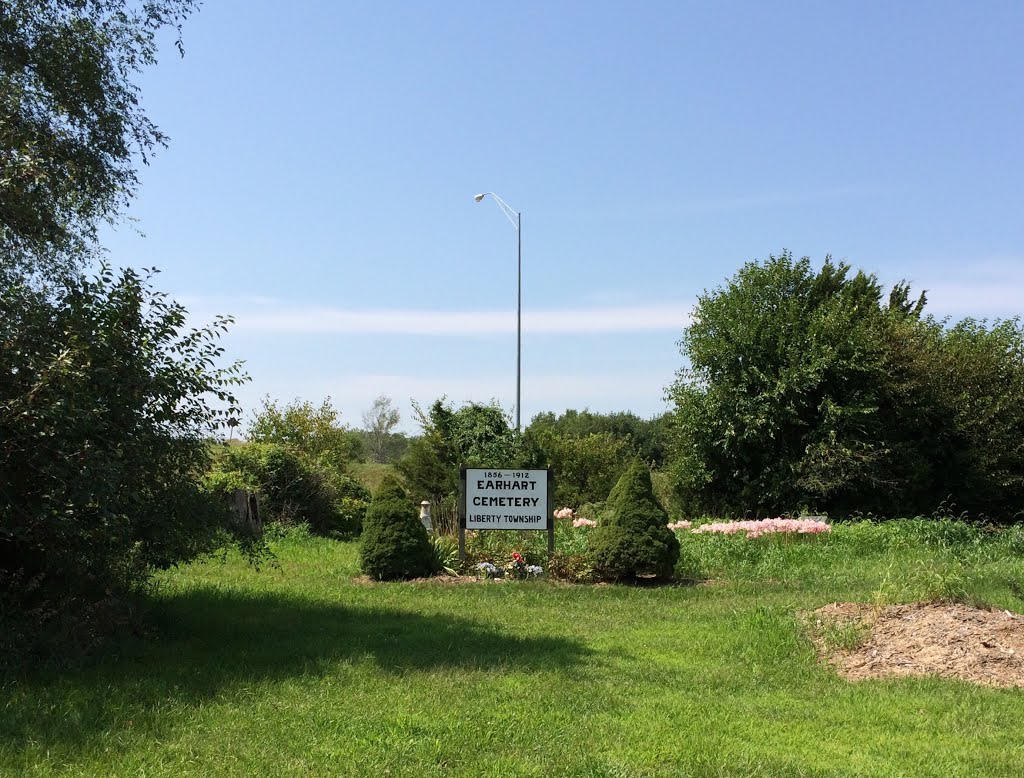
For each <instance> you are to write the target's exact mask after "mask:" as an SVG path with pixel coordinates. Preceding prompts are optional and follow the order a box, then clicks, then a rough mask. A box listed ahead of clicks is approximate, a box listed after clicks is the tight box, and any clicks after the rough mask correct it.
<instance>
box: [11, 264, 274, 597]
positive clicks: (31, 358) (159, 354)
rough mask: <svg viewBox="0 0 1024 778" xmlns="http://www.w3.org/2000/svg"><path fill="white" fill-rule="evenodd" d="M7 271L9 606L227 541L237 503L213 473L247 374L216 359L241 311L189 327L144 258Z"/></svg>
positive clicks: (134, 580) (121, 584)
mask: <svg viewBox="0 0 1024 778" xmlns="http://www.w3.org/2000/svg"><path fill="white" fill-rule="evenodd" d="M7 281H8V283H5V284H0V376H2V377H3V378H2V381H0V496H2V499H0V585H2V588H3V589H5V590H6V594H5V596H4V599H5V604H3V605H0V610H4V609H10V612H15V611H17V612H25V610H26V609H29V608H33V607H37V606H45V607H49V608H51V610H53V611H61V610H64V611H67V609H72V608H81V607H83V604H87V603H91V602H94V601H96V600H99V599H102V598H105V597H108V596H111V595H113V596H117V595H119V594H123V593H125V592H128V591H130V590H132V589H134V588H135V587H137V586H138V585H139V584H141V583H142V582H144V581H145V580H146V579H147V578H148V576H149V575H150V573H151V571H152V570H154V569H156V568H166V567H169V566H171V565H174V564H177V563H180V562H183V561H186V560H189V559H192V558H194V557H196V556H197V555H199V554H202V553H204V552H207V551H210V550H211V549H213V548H215V547H217V546H219V545H221V543H222V542H223V540H224V537H225V532H226V531H227V530H228V528H229V527H230V521H229V517H228V514H227V512H226V510H224V508H223V507H222V506H221V504H220V503H219V502H218V501H217V500H214V499H211V498H210V496H209V494H208V493H207V492H206V491H205V490H204V489H203V488H202V487H201V485H200V480H201V477H202V475H203V473H204V472H205V471H206V469H207V468H208V465H209V447H208V444H207V438H208V436H210V435H211V434H214V433H215V432H216V431H217V430H218V429H219V428H220V425H222V424H225V423H227V424H230V423H232V422H233V420H234V414H235V413H236V412H237V409H236V408H235V407H234V406H235V401H234V398H233V396H232V395H231V393H230V390H231V387H232V386H234V385H237V384H239V383H241V382H242V381H243V380H245V379H244V376H243V375H242V374H241V372H240V368H239V366H238V365H237V364H236V365H232V366H230V367H228V368H224V369H220V368H216V367H214V365H215V364H216V362H217V361H218V360H219V358H220V357H221V354H222V349H221V347H220V346H219V345H218V338H219V337H220V335H221V334H222V332H224V331H225V330H226V328H227V320H224V319H219V320H217V321H216V322H215V323H214V324H213V325H212V326H209V327H206V328H202V329H193V330H185V329H184V325H185V313H186V312H185V310H184V308H182V307H181V306H180V305H178V304H176V303H173V302H171V301H169V300H167V299H166V297H165V296H164V295H162V294H159V293H156V292H154V291H153V290H152V288H151V287H150V285H149V283H148V279H146V278H141V277H139V276H138V275H137V274H136V273H134V272H133V271H131V270H125V271H122V272H121V273H120V274H119V275H116V276H115V274H114V273H113V272H112V271H111V270H110V269H109V268H107V267H105V266H104V267H102V268H101V270H100V271H99V274H98V275H97V277H96V278H95V279H92V280H86V279H76V280H70V279H69V280H66V281H65V282H64V283H63V284H61V285H58V286H53V287H51V288H49V289H47V290H43V289H40V288H38V287H36V286H33V285H30V284H28V283H27V282H26V281H24V280H23V279H22V280H19V279H16V278H8V279H7ZM242 542H245V543H256V541H254V540H252V539H242ZM257 545H258V544H257ZM250 550H251V551H253V552H254V553H256V552H258V548H256V547H255V546H252V545H250ZM15 581H17V582H20V583H15Z"/></svg>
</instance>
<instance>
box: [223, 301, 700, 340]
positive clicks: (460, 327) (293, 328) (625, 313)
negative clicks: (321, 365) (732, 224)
mask: <svg viewBox="0 0 1024 778" xmlns="http://www.w3.org/2000/svg"><path fill="white" fill-rule="evenodd" d="M690 307H691V306H690V305H689V304H685V303H660V304H655V305H644V306H631V307H604V308H582V309H578V310H548V311H524V312H523V331H524V332H526V333H529V334H533V335H538V334H559V335H586V334H604V333H612V332H651V331H656V330H679V329H681V328H682V327H684V326H686V325H687V324H688V322H689V317H690ZM515 328H516V317H515V312H514V311H428V310H415V309H392V310H347V309H339V308H286V309H278V310H259V311H246V312H244V313H241V314H237V315H236V316H235V326H234V327H233V331H234V332H236V333H243V332H259V333H277V334H306V335H308V334H360V335H366V334H377V335H382V334H395V335H435V336H436V335H442V336H479V335H506V334H509V333H513V332H515Z"/></svg>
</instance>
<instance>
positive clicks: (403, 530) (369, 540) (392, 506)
mask: <svg viewBox="0 0 1024 778" xmlns="http://www.w3.org/2000/svg"><path fill="white" fill-rule="evenodd" d="M359 562H360V565H361V567H362V569H363V572H364V573H366V574H367V575H368V576H370V577H371V578H376V579H377V580H380V581H393V580H398V579H403V578H420V577H423V576H427V575H433V574H434V573H436V572H438V565H437V557H436V555H435V554H434V550H433V547H432V546H431V545H430V539H429V538H428V537H427V530H426V528H425V527H424V526H423V524H422V522H420V519H419V514H418V513H417V511H416V506H414V505H413V504H412V502H411V501H410V500H409V498H408V496H407V495H406V494H405V490H403V489H402V487H401V485H400V484H399V483H398V481H397V480H396V479H395V478H394V477H393V476H388V477H387V478H385V479H384V480H383V481H382V482H381V484H380V487H378V489H377V491H376V493H375V494H374V495H373V500H372V501H371V502H370V507H369V508H367V510H366V518H365V519H364V521H363V536H362V539H361V542H360V546H359Z"/></svg>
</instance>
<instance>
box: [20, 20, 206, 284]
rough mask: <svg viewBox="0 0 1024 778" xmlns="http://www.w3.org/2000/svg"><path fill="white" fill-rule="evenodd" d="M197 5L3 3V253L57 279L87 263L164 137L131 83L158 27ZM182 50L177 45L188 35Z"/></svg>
mask: <svg viewBox="0 0 1024 778" xmlns="http://www.w3.org/2000/svg"><path fill="white" fill-rule="evenodd" d="M196 5H197V4H196V3H195V2H194V1H193V0H149V1H148V2H146V3H136V2H131V0H88V2H82V1H79V0H43V1H42V2H40V0H5V1H4V3H3V4H2V6H0V256H2V257H3V260H2V262H4V263H7V264H8V265H9V266H10V267H12V268H17V269H18V271H19V272H31V273H35V274H39V275H43V276H49V277H51V278H54V277H56V276H58V275H60V274H61V273H64V272H67V271H68V270H69V269H72V268H74V267H77V266H80V265H81V263H82V262H83V260H84V258H85V257H86V256H87V255H88V253H89V252H90V251H91V250H92V249H94V247H95V239H96V228H97V226H98V225H99V224H101V223H103V222H109V221H111V220H113V219H114V218H115V217H116V216H117V214H118V213H119V212H120V210H121V209H122V208H123V207H124V206H125V205H126V203H127V201H128V200H129V199H130V198H131V196H132V195H133V193H134V190H135V187H136V185H137V184H138V178H137V175H136V171H135V155H136V154H141V156H142V158H143V160H145V159H146V156H147V154H149V153H151V152H152V151H153V149H155V148H158V147H161V146H163V145H165V144H166V140H167V139H166V137H165V136H164V134H163V133H162V132H161V131H160V130H159V129H158V128H157V127H156V125H155V124H153V123H152V122H151V121H150V120H149V119H148V118H147V117H146V115H145V113H144V112H143V111H142V108H141V107H140V101H139V89H138V87H137V86H136V84H135V83H134V81H133V79H134V78H135V77H136V76H137V75H138V74H139V73H141V72H142V69H143V68H144V67H146V66H148V65H152V64H153V63H155V61H156V50H157V46H156V42H157V35H158V33H159V32H160V30H161V28H163V27H167V26H170V27H172V28H178V29H179V32H180V24H181V22H182V20H183V19H184V18H185V17H186V16H188V15H189V14H190V13H191V12H192V11H193V10H194V9H195V7H196ZM178 48H179V50H181V43H180V39H179V41H178Z"/></svg>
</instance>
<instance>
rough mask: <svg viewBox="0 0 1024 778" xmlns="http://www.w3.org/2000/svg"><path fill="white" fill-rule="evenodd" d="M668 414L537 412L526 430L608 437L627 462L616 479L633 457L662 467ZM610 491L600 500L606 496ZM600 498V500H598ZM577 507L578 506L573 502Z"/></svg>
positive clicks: (538, 434)
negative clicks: (612, 440) (647, 415)
mask: <svg viewBox="0 0 1024 778" xmlns="http://www.w3.org/2000/svg"><path fill="white" fill-rule="evenodd" d="M667 428H668V415H667V414H666V415H663V416H658V417H656V418H654V419H641V418H640V417H639V416H637V415H636V414H634V413H630V412H628V411H625V412H618V413H593V412H592V411H589V410H582V411H576V410H572V409H570V410H567V411H566V412H565V413H563V414H562V415H560V416H556V415H555V414H553V413H550V412H548V413H538V414H537V415H536V416H534V417H533V419H532V421H531V422H530V426H529V427H527V429H526V435H527V437H530V436H531V435H533V436H536V437H538V438H541V439H551V438H554V439H560V440H566V439H574V440H577V439H583V438H587V437H588V436H590V435H603V436H609V437H610V438H612V439H614V440H615V441H616V442H617V445H619V446H621V448H622V451H623V454H622V456H623V459H624V463H623V466H622V468H621V470H620V471H619V473H617V474H616V476H615V478H618V476H619V475H621V474H622V472H623V471H624V470H625V469H626V465H625V460H628V459H629V458H632V457H634V456H636V457H639V458H640V459H642V460H644V461H645V462H647V463H648V464H650V465H651V466H652V467H661V466H662V465H663V464H664V462H665V453H666V452H665V446H666V443H667V437H666V435H667ZM607 493H608V492H607V489H606V490H605V491H604V492H602V493H601V495H600V496H601V497H603V496H604V495H605V494H607ZM595 499H599V498H595ZM573 504H576V503H573Z"/></svg>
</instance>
